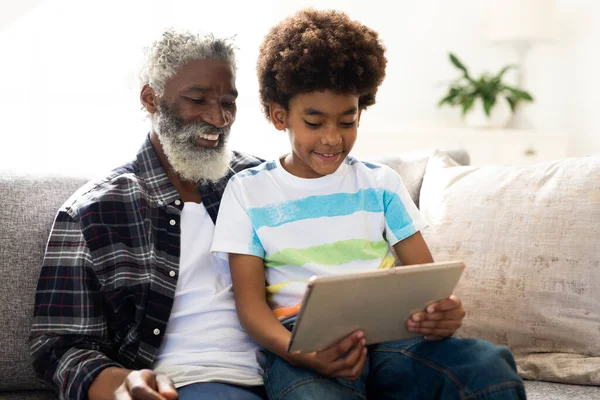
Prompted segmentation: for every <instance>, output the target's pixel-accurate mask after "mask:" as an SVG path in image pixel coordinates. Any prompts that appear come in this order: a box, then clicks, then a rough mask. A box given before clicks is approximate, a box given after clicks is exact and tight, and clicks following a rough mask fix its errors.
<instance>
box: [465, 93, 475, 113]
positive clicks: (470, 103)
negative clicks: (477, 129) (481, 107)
mask: <svg viewBox="0 0 600 400" xmlns="http://www.w3.org/2000/svg"><path fill="white" fill-rule="evenodd" d="M474 102H475V97H474V96H469V97H465V98H464V102H463V103H462V116H463V117H464V116H465V115H467V113H468V112H469V110H470V109H471V108H472V107H473V103H474Z"/></svg>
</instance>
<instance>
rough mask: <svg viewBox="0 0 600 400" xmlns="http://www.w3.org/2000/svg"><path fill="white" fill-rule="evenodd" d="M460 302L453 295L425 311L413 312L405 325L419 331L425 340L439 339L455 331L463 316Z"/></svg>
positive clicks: (410, 329)
mask: <svg viewBox="0 0 600 400" xmlns="http://www.w3.org/2000/svg"><path fill="white" fill-rule="evenodd" d="M465 314H466V313H465V310H464V309H463V306H462V302H461V301H460V299H459V298H458V297H456V296H454V295H452V296H450V298H448V299H446V300H442V301H440V302H438V303H434V304H432V305H430V306H429V307H427V310H426V312H419V313H416V314H413V315H412V316H411V317H410V319H409V320H408V321H406V327H407V328H408V330H409V331H411V332H415V333H420V334H422V335H424V336H425V339H426V340H440V339H443V338H446V337H449V336H452V335H454V334H455V333H456V331H457V330H458V328H460V326H461V325H462V320H463V318H464V317H465Z"/></svg>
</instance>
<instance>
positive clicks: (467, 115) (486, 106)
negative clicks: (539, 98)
mask: <svg viewBox="0 0 600 400" xmlns="http://www.w3.org/2000/svg"><path fill="white" fill-rule="evenodd" d="M449 56H450V62H451V63H452V64H453V65H454V66H455V67H456V68H458V69H459V70H460V71H461V72H462V76H460V77H459V78H457V79H455V80H453V81H452V82H450V88H449V89H448V93H447V94H446V95H445V96H444V97H443V98H442V99H441V100H440V102H439V104H438V105H439V106H443V105H445V104H448V105H450V106H456V107H461V109H462V116H463V118H464V119H465V120H466V122H467V125H469V126H472V127H486V128H487V127H494V128H502V127H504V126H505V125H506V123H507V122H508V120H509V119H510V117H511V114H512V113H514V112H515V109H516V107H517V105H518V104H519V103H520V102H521V101H528V102H532V101H533V97H532V96H531V94H530V93H528V92H527V91H525V90H522V89H520V88H515V87H511V86H508V85H507V84H505V83H504V82H503V81H502V78H503V76H504V74H505V73H506V71H508V70H510V69H511V68H515V66H514V65H508V66H506V67H504V68H502V69H501V70H500V72H498V74H497V75H492V74H490V73H487V72H484V73H483V74H481V76H480V77H479V78H476V79H474V78H472V77H471V76H470V75H469V71H468V70H467V67H465V65H464V64H463V63H462V62H461V61H460V60H459V59H458V57H456V56H455V55H454V54H452V53H450V54H449Z"/></svg>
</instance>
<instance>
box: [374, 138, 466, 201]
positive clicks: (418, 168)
mask: <svg viewBox="0 0 600 400" xmlns="http://www.w3.org/2000/svg"><path fill="white" fill-rule="evenodd" d="M437 151H438V150H435V149H431V150H423V151H411V152H405V153H398V154H394V155H388V156H384V157H378V158H374V159H372V160H371V161H375V162H378V163H380V164H385V165H387V166H388V167H390V168H392V169H393V170H394V171H396V172H397V173H398V175H400V177H401V178H402V182H404V185H406V188H407V189H408V193H410V197H412V199H413V201H414V202H415V204H416V205H417V207H418V206H419V193H420V192H421V185H422V184H423V175H424V174H425V168H426V167H427V161H428V160H429V158H430V157H431V156H432V155H433V154H435V153H436V152H437ZM443 153H446V154H448V155H449V156H450V157H451V158H452V159H453V160H454V161H456V162H457V163H458V164H460V165H469V153H467V152H466V151H465V150H463V149H454V150H447V151H443Z"/></svg>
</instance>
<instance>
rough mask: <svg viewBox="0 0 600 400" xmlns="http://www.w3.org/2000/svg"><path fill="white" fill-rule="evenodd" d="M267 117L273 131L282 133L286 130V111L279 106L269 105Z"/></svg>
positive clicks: (275, 104)
mask: <svg viewBox="0 0 600 400" xmlns="http://www.w3.org/2000/svg"><path fill="white" fill-rule="evenodd" d="M269 117H270V118H271V123H272V124H273V126H275V129H277V130H280V131H284V130H285V129H286V128H287V122H286V121H287V111H286V109H285V108H283V106H282V105H281V104H277V103H271V105H270V106H269Z"/></svg>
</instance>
